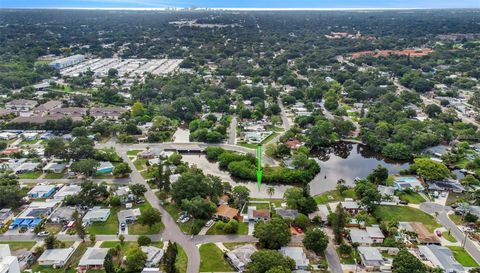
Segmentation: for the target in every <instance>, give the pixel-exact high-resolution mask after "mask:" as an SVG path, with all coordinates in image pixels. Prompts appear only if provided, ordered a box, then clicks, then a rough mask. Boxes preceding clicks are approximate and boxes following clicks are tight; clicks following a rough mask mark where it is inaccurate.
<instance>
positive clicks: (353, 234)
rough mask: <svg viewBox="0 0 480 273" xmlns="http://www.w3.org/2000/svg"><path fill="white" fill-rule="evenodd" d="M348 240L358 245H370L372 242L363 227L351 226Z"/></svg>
mask: <svg viewBox="0 0 480 273" xmlns="http://www.w3.org/2000/svg"><path fill="white" fill-rule="evenodd" d="M349 237H350V242H352V243H357V244H358V245H360V246H370V245H372V244H373V240H372V238H370V235H369V234H368V232H367V231H366V230H364V229H359V228H352V229H350V234H349Z"/></svg>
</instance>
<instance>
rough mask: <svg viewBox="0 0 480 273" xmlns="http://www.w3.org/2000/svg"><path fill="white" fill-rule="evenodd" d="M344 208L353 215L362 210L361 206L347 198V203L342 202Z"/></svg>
mask: <svg viewBox="0 0 480 273" xmlns="http://www.w3.org/2000/svg"><path fill="white" fill-rule="evenodd" d="M340 204H341V205H342V207H343V208H344V209H345V211H347V212H348V213H349V214H351V215H355V214H357V213H358V212H359V211H360V210H361V208H360V205H359V204H358V203H357V202H356V201H353V200H352V199H351V198H345V201H343V202H340Z"/></svg>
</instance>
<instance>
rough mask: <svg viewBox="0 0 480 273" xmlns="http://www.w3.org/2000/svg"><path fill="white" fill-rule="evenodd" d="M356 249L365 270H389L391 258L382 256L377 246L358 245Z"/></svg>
mask: <svg viewBox="0 0 480 273" xmlns="http://www.w3.org/2000/svg"><path fill="white" fill-rule="evenodd" d="M357 251H358V254H359V256H360V259H361V261H362V265H363V266H364V267H365V271H376V272H378V271H381V272H391V270H392V259H386V258H384V257H383V256H382V254H381V253H380V251H379V249H378V248H376V247H365V246H359V247H358V249H357Z"/></svg>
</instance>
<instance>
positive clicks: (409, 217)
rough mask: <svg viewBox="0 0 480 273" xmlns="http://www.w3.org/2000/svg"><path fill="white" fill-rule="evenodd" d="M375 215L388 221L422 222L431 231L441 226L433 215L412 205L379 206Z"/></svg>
mask: <svg viewBox="0 0 480 273" xmlns="http://www.w3.org/2000/svg"><path fill="white" fill-rule="evenodd" d="M374 215H375V217H376V218H378V219H382V220H383V221H387V222H390V221H398V222H421V223H423V224H424V225H425V227H426V228H427V229H428V230H429V231H430V232H433V230H434V229H435V228H437V227H440V225H439V224H438V223H437V222H436V221H435V219H434V218H433V217H432V216H431V215H429V214H427V213H425V212H423V211H421V210H419V209H415V208H410V207H400V206H378V208H377V209H376V210H375V212H374Z"/></svg>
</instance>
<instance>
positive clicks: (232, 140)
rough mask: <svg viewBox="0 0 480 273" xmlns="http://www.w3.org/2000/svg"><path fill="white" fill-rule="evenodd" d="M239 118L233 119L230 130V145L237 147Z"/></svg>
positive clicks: (234, 117)
mask: <svg viewBox="0 0 480 273" xmlns="http://www.w3.org/2000/svg"><path fill="white" fill-rule="evenodd" d="M237 125H238V122H237V116H235V115H234V116H233V117H232V121H231V122H230V127H229V129H228V142H227V143H228V144H230V145H235V144H237Z"/></svg>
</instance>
